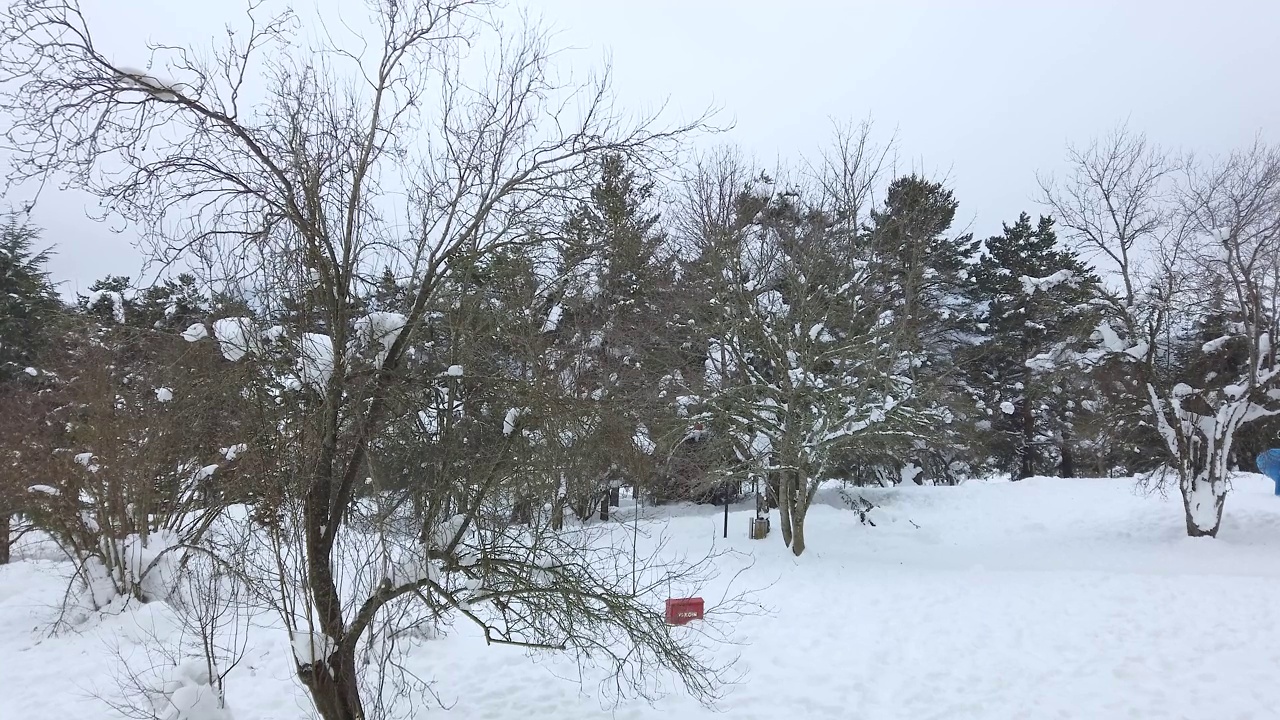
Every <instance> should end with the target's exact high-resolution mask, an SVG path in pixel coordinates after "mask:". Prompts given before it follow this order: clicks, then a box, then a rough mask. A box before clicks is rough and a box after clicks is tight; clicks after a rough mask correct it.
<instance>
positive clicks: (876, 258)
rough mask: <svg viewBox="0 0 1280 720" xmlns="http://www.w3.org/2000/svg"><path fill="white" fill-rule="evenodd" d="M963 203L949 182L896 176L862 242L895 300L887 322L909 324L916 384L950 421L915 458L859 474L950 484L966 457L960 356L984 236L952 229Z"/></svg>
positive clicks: (906, 336) (857, 476) (881, 288)
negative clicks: (974, 264)
mask: <svg viewBox="0 0 1280 720" xmlns="http://www.w3.org/2000/svg"><path fill="white" fill-rule="evenodd" d="M958 207H959V203H958V201H957V200H956V199H955V196H954V195H953V194H952V192H951V191H950V190H948V189H946V188H945V187H944V186H943V185H942V184H940V183H937V182H932V181H930V180H926V179H924V178H922V177H919V176H916V175H909V176H906V177H901V178H898V179H897V180H895V181H894V182H893V183H891V184H890V185H889V188H888V191H887V193H886V196H885V201H884V203H883V205H882V207H881V208H879V209H878V210H875V211H873V212H872V213H871V226H870V227H869V228H867V230H866V232H865V233H864V238H863V243H864V244H865V245H866V246H867V248H866V256H867V257H869V258H870V262H871V277H872V278H874V279H875V282H876V283H877V288H876V289H877V291H878V292H879V293H880V294H881V295H882V296H883V297H884V298H885V299H887V300H888V301H889V309H888V311H887V312H886V314H885V315H884V316H883V317H882V318H880V321H881V322H885V323H892V324H893V325H895V326H896V327H898V328H901V329H902V330H903V333H902V335H901V340H900V341H901V342H903V343H905V347H904V348H903V349H904V350H905V351H907V352H909V353H910V354H911V355H912V370H911V375H912V377H913V381H914V382H915V384H916V386H917V391H918V393H919V394H920V395H921V396H922V397H923V396H928V397H930V398H931V405H932V409H933V410H935V411H936V412H937V413H938V414H939V416H940V417H942V418H943V422H942V423H940V424H939V426H938V427H937V428H936V432H935V435H934V437H933V438H931V440H930V442H929V443H928V444H927V446H921V447H918V448H917V450H916V451H915V452H914V453H912V456H911V457H906V458H887V459H886V462H887V464H886V462H860V463H858V464H857V465H856V466H855V469H854V471H853V472H854V474H853V476H852V478H851V479H853V480H855V481H859V482H880V483H885V482H898V481H899V480H902V481H908V482H920V483H925V482H931V483H950V482H954V481H955V480H956V471H957V468H959V467H960V466H962V465H963V464H964V460H963V457H964V456H965V455H966V454H967V450H966V447H965V445H966V442H967V441H966V438H965V437H963V434H964V432H965V428H966V426H965V424H964V423H961V422H957V419H959V417H960V414H959V413H957V412H956V408H957V407H958V406H959V405H960V404H961V401H960V398H961V397H963V394H962V390H963V387H962V386H961V384H960V383H959V382H958V380H959V377H958V376H959V373H958V371H957V356H958V354H959V353H960V352H961V351H962V350H963V348H965V347H966V346H967V345H968V343H969V342H970V330H971V327H972V314H973V312H972V306H971V301H970V298H969V295H970V284H971V273H970V265H971V263H972V261H973V259H974V256H975V255H976V253H977V250H978V245H979V243H978V242H976V241H975V240H973V237H972V235H970V234H962V235H958V236H954V237H952V236H950V234H949V233H950V231H951V226H952V224H953V222H954V221H955V216H956V210H957V208H958Z"/></svg>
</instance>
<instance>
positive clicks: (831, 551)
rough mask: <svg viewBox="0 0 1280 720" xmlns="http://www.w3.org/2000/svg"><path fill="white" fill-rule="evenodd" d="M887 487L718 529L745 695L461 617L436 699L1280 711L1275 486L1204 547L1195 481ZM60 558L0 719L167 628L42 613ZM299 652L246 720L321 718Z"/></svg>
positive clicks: (682, 521) (36, 707) (18, 586)
mask: <svg viewBox="0 0 1280 720" xmlns="http://www.w3.org/2000/svg"><path fill="white" fill-rule="evenodd" d="M870 495H871V496H872V497H873V499H874V500H876V501H877V502H881V503H882V504H883V505H882V509H881V510H878V511H876V512H875V516H876V521H877V523H878V524H879V527H876V528H869V527H865V526H862V525H861V524H859V523H858V521H857V518H856V516H855V515H854V514H853V513H851V512H849V511H847V510H843V509H838V508H836V507H832V506H829V505H821V506H818V507H815V508H814V510H813V512H812V515H811V520H810V522H809V530H810V532H809V544H810V550H809V552H807V553H806V555H805V556H804V557H803V558H801V559H799V560H796V559H794V558H792V557H791V556H790V555H789V553H787V551H786V550H785V548H783V547H782V545H781V541H780V540H778V538H777V537H770V538H769V539H768V540H766V541H764V542H751V541H748V540H746V539H745V538H743V537H742V535H743V531H744V530H745V526H746V514H745V512H737V513H734V515H733V516H732V517H731V525H730V538H729V540H728V541H724V540H721V539H718V537H717V540H716V542H717V543H719V544H720V545H721V546H723V545H724V544H725V543H726V542H727V544H728V545H730V546H731V547H733V548H735V549H738V550H741V551H743V552H746V553H751V554H752V555H753V556H754V565H753V566H752V567H751V569H750V570H749V571H748V573H747V574H746V575H744V576H743V577H742V578H740V580H739V582H740V583H742V584H743V585H745V586H754V587H761V588H765V589H763V590H762V591H761V592H760V593H759V594H758V599H759V600H760V601H761V602H762V603H764V604H765V605H767V606H768V607H769V608H770V613H769V614H767V615H761V616H756V617H748V618H746V619H744V620H742V621H741V622H740V623H739V624H738V625H737V626H736V629H735V634H736V640H737V641H738V642H739V643H740V645H738V646H736V647H732V648H726V649H725V653H726V657H728V656H729V655H732V654H738V655H740V656H741V660H740V662H739V666H738V669H739V670H740V671H742V672H744V673H745V679H744V681H743V682H742V683H741V684H739V685H737V686H735V687H733V688H731V689H729V691H728V694H727V696H726V697H725V698H724V700H722V701H721V703H720V704H719V710H721V711H722V713H715V712H713V711H710V710H706V709H703V708H700V707H698V706H697V705H696V704H694V703H692V702H690V701H689V700H687V699H685V698H682V697H677V696H672V697H667V698H664V699H662V700H660V701H659V702H657V703H656V704H655V705H653V706H650V705H647V704H644V703H627V704H624V705H622V706H621V707H619V708H617V709H613V708H603V709H602V708H601V703H600V700H599V699H598V698H597V697H596V695H595V690H596V685H595V682H594V681H589V682H587V683H586V684H585V685H582V686H579V684H577V683H576V682H571V681H567V680H563V679H560V678H558V677H557V675H565V674H568V673H570V672H571V671H572V668H570V667H569V666H567V665H564V664H562V663H561V664H548V663H547V662H545V661H542V662H539V663H537V664H535V663H533V662H531V661H530V660H529V658H527V657H526V656H525V655H523V654H522V653H520V652H516V651H512V650H510V649H492V648H485V647H483V645H482V644H481V643H480V642H479V641H478V640H477V639H476V638H474V637H472V636H471V635H470V634H469V633H467V632H466V631H465V630H464V629H463V628H462V627H461V626H459V628H458V630H459V632H458V634H456V635H454V636H451V637H447V638H445V639H443V640H439V641H434V642H429V643H427V644H425V645H424V646H422V647H421V648H420V649H419V651H418V657H417V658H416V660H417V664H416V668H417V669H418V670H419V671H420V672H423V673H425V674H426V675H428V676H430V677H434V678H435V680H436V682H437V686H436V687H437V689H438V691H439V692H440V693H441V696H442V699H443V700H444V701H446V702H447V703H449V704H451V705H452V709H451V710H449V711H442V710H441V709H439V708H438V707H432V706H425V707H423V708H422V709H421V712H419V713H418V716H420V717H442V718H443V717H448V718H462V719H468V720H469V719H471V718H495V719H505V718H519V720H540V719H542V718H547V719H550V718H566V717H575V718H596V717H598V718H619V719H623V720H625V719H636V720H639V719H643V718H694V719H696V718H712V717H718V716H724V717H732V718H770V720H776V719H777V718H797V719H800V718H828V717H829V718H868V719H872V720H878V719H880V718H913V719H915V718H938V719H942V718H947V719H950V718H1203V719H1205V720H1227V719H1236V718H1280V682H1277V681H1276V676H1277V673H1278V672H1280V619H1278V618H1280V613H1278V612H1277V607H1278V606H1280V498H1275V497H1273V496H1272V495H1271V486H1270V483H1269V482H1267V481H1266V480H1264V479H1262V478H1260V477H1258V476H1244V477H1242V478H1240V479H1239V480H1237V483H1236V492H1235V493H1233V495H1232V496H1231V497H1229V498H1228V502H1227V514H1228V517H1227V518H1226V521H1225V525H1224V530H1223V533H1222V537H1221V538H1220V539H1218V540H1197V541H1192V540H1189V539H1187V538H1185V537H1182V535H1183V531H1182V519H1181V508H1180V506H1179V504H1178V502H1177V500H1176V498H1168V499H1161V498H1159V497H1141V496H1135V495H1134V493H1133V491H1132V483H1131V482H1130V481H1124V480H1071V481H1068V480H1033V481H1028V482H1024V483H1017V484H1008V483H991V484H985V483H971V484H968V485H965V486H962V487H959V488H909V489H904V490H893V491H875V492H873V493H871V494H870ZM823 499H824V500H826V501H829V502H830V503H831V504H832V505H835V504H838V499H837V498H836V497H835V495H834V494H832V495H830V496H826V497H824V498H823ZM684 513H685V514H683V515H681V516H678V517H672V518H670V519H669V520H666V521H665V522H666V523H667V527H666V533H667V535H668V536H670V537H671V538H672V539H673V540H674V541H675V542H676V544H678V545H681V546H683V547H684V548H688V549H689V550H690V551H692V552H697V551H699V550H700V549H705V548H706V547H708V546H709V544H710V542H711V538H712V536H713V534H714V535H716V536H718V531H719V527H720V525H719V523H720V516H719V515H718V514H714V513H711V512H702V511H690V510H688V509H685V510H684ZM908 520H910V521H912V522H914V523H915V524H917V525H919V528H916V527H913V526H912V524H911V522H908ZM735 536H736V537H735ZM732 562H734V563H736V562H740V561H732ZM729 563H730V561H726V568H725V571H726V572H725V573H724V574H725V575H726V576H727V575H730V574H732V572H733V571H734V570H735V569H736V567H728V566H727V565H728V564H729ZM56 570H57V566H56V565H55V564H53V563H50V562H48V561H27V562H20V563H17V564H15V565H13V566H10V567H4V568H0V657H3V658H5V660H6V661H7V662H6V666H7V669H6V672H4V673H0V718H4V719H7V718H30V719H31V720H45V719H48V720H54V719H59V720H60V719H61V718H69V717H108V716H109V715H108V714H107V713H106V712H105V711H104V709H103V706H102V705H101V704H100V702H99V701H97V700H95V699H93V698H92V697H90V696H89V694H88V692H87V690H88V689H91V688H94V687H97V688H100V689H102V690H104V691H108V690H109V689H110V688H111V687H112V677H111V672H110V668H109V665H108V663H109V661H110V659H111V657H112V655H111V650H110V646H111V645H113V644H117V643H118V644H120V646H121V647H122V648H123V649H124V650H126V651H128V650H129V649H130V648H132V647H133V645H131V643H130V639H129V638H130V637H136V636H137V627H138V626H139V625H142V626H151V625H159V626H160V630H161V632H163V630H164V627H163V625H164V618H163V617H162V613H159V614H155V613H152V612H151V611H149V610H146V609H144V610H142V611H139V612H137V613H131V614H130V615H128V616H123V617H117V618H108V619H104V620H103V621H102V622H100V623H98V624H97V625H96V627H95V628H94V629H92V630H90V631H88V632H86V633H85V634H83V635H79V636H77V635H64V636H60V637H56V638H48V639H42V638H41V636H40V635H39V633H38V632H33V630H35V629H36V628H37V627H38V626H39V625H40V624H41V622H43V621H47V619H48V618H49V617H50V612H51V611H50V606H51V605H52V604H53V603H54V602H56V600H57V598H58V593H59V592H60V591H61V585H60V581H58V580H57V579H56V578H55V577H54V573H55V572H56ZM121 636H124V640H122V641H118V640H117V639H118V638H120V637H121ZM139 647H140V646H139ZM289 657H290V656H289V650H288V648H287V645H286V641H285V638H284V637H283V633H281V632H279V631H273V630H260V631H258V635H257V636H255V637H254V640H253V642H252V647H251V648H250V653H249V657H248V658H247V659H246V666H244V667H243V668H241V669H238V670H237V672H236V674H234V675H233V676H232V678H231V685H230V686H231V701H232V705H233V710H234V711H235V716H236V718H237V719H238V720H267V719H276V720H285V719H288V720H294V719H297V718H303V717H307V713H306V712H305V710H304V708H305V703H304V702H303V700H302V697H301V694H300V693H299V691H298V690H296V689H295V687H294V685H293V682H292V680H291V679H290V673H291V668H290V667H289Z"/></svg>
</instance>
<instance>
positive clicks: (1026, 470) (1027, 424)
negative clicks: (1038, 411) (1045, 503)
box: [1017, 397, 1036, 480]
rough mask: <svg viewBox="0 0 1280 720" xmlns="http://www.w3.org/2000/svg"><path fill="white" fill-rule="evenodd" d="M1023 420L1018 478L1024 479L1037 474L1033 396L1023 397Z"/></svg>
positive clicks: (1021, 412)
mask: <svg viewBox="0 0 1280 720" xmlns="http://www.w3.org/2000/svg"><path fill="white" fill-rule="evenodd" d="M1019 414H1020V415H1021V417H1020V418H1019V419H1020V420H1021V421H1022V428H1021V440H1022V446H1021V447H1019V448H1018V455H1019V458H1020V461H1021V462H1020V467H1019V468H1018V478H1017V479H1018V480H1024V479H1026V478H1029V477H1031V476H1033V475H1035V474H1036V464H1035V434H1036V422H1035V416H1034V415H1032V414H1031V398H1028V397H1024V398H1022V408H1021V410H1020V412H1019Z"/></svg>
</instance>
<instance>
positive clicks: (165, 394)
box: [156, 387, 173, 403]
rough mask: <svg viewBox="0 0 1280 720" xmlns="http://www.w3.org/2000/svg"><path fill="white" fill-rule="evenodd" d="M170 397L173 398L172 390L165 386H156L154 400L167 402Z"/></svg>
mask: <svg viewBox="0 0 1280 720" xmlns="http://www.w3.org/2000/svg"><path fill="white" fill-rule="evenodd" d="M172 399H173V390H171V389H169V388H167V387H158V388H156V400H158V401H159V402H162V403H167V402H169V401H170V400H172Z"/></svg>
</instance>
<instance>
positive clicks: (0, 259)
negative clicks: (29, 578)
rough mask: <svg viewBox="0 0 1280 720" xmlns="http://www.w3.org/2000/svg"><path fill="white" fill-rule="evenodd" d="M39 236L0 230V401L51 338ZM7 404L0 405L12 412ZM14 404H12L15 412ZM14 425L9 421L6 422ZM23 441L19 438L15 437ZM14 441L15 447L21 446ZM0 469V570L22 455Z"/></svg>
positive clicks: (51, 307)
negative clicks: (38, 249)
mask: <svg viewBox="0 0 1280 720" xmlns="http://www.w3.org/2000/svg"><path fill="white" fill-rule="evenodd" d="M39 238H40V233H39V231H38V230H37V229H36V228H33V227H31V226H30V225H26V224H22V223H19V222H18V220H17V218H15V217H12V216H10V217H8V218H6V219H5V221H4V224H3V225H0V396H8V395H10V394H11V393H18V392H22V391H23V390H22V389H21V388H20V387H18V386H19V385H20V383H19V382H17V381H18V379H19V378H26V379H33V378H27V377H26V376H27V375H30V374H31V373H36V375H37V376H39V370H37V369H35V368H34V367H33V365H38V364H39V363H38V360H37V358H38V356H39V354H40V353H41V351H42V350H43V349H44V348H45V346H46V345H47V344H48V343H49V341H50V339H51V338H52V336H53V331H52V328H51V326H52V324H53V322H54V318H55V316H56V314H57V313H58V311H59V310H60V303H59V301H58V296H57V293H56V292H55V290H54V286H53V283H52V282H50V280H49V273H48V271H47V270H46V269H45V266H46V265H47V263H48V261H49V254H50V253H49V251H48V250H43V251H36V250H35V249H34V245H35V243H36V241H38V240H39ZM11 401H12V400H11V399H6V400H4V401H2V402H0V404H3V405H4V406H5V407H11V406H10V405H9V402H11ZM18 404H19V403H16V402H15V403H14V406H16V405H18ZM6 421H7V422H13V421H14V418H12V417H10V418H7V419H6ZM15 434H16V435H22V434H23V433H20V432H19V433H15ZM25 440H26V439H25V438H21V437H18V438H16V439H15V442H25ZM17 453H18V454H17V455H16V456H12V457H6V458H4V463H3V465H0V564H4V563H8V562H9V540H10V538H9V535H10V523H11V520H12V517H13V515H14V513H15V512H17V511H18V510H19V509H20V505H21V499H22V497H23V496H24V495H25V491H26V488H25V483H23V482H22V479H23V478H25V477H26V471H25V470H23V471H22V476H21V477H20V476H19V471H20V468H21V465H22V463H21V451H17Z"/></svg>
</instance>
